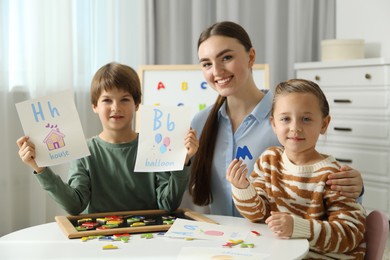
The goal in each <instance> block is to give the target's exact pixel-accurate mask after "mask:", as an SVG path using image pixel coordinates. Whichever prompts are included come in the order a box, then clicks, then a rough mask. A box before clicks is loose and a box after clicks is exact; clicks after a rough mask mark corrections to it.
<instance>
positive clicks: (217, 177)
mask: <svg viewBox="0 0 390 260" xmlns="http://www.w3.org/2000/svg"><path fill="white" fill-rule="evenodd" d="M272 97H273V95H272V93H271V91H268V92H267V93H266V95H265V96H264V97H263V99H262V100H261V101H260V102H259V104H257V106H256V107H255V108H254V109H253V111H252V112H251V113H250V114H249V115H248V116H247V117H246V118H245V119H244V120H243V122H242V123H241V125H240V126H239V127H238V129H237V130H236V132H235V133H233V130H232V129H233V128H232V124H231V122H230V119H229V117H228V115H227V113H226V102H225V103H224V104H223V105H222V106H221V108H220V110H219V114H218V122H219V129H218V135H217V142H216V146H215V150H214V158H213V163H212V177H211V190H212V194H213V203H212V204H210V213H211V214H216V215H227V216H241V215H240V214H239V213H238V211H237V210H236V208H235V206H234V203H233V200H232V193H231V186H230V183H229V182H228V181H227V180H226V177H225V176H226V169H227V168H228V166H229V164H230V163H231V161H232V160H233V159H234V158H239V159H241V160H243V161H244V163H245V164H246V165H247V168H248V175H249V174H250V173H251V172H252V170H253V165H254V163H255V162H256V160H257V159H258V158H259V156H260V154H261V153H262V152H263V151H264V150H265V149H266V148H268V147H270V146H275V145H280V143H279V141H278V139H277V137H276V135H275V134H274V132H273V130H272V127H271V124H270V121H269V116H270V112H271V106H272ZM211 109H212V107H211V106H209V107H207V108H206V109H205V110H202V111H200V112H199V113H198V114H196V115H195V117H194V119H193V120H192V123H191V126H192V128H193V129H195V130H196V131H197V134H198V138H199V137H200V134H201V132H202V129H203V126H204V124H205V122H206V119H207V117H208V115H209V113H210V111H211Z"/></svg>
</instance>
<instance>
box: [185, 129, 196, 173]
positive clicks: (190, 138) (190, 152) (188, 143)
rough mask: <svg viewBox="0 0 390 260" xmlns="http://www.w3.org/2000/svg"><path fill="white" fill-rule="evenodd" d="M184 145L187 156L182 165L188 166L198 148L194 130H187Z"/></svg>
mask: <svg viewBox="0 0 390 260" xmlns="http://www.w3.org/2000/svg"><path fill="white" fill-rule="evenodd" d="M184 145H185V147H186V149H187V155H186V160H185V163H184V165H188V162H189V161H190V160H191V158H192V156H194V155H195V154H196V152H197V151H198V148H199V141H198V138H197V137H196V131H195V130H194V129H190V130H188V133H187V136H186V138H185V139H184Z"/></svg>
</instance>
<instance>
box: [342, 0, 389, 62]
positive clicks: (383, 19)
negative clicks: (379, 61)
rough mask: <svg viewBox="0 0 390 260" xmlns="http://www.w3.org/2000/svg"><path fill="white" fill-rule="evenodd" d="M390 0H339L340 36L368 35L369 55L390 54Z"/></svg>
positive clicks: (366, 54)
mask: <svg viewBox="0 0 390 260" xmlns="http://www.w3.org/2000/svg"><path fill="white" fill-rule="evenodd" d="M389 26H390V1H389V0H339V1H336V38H337V39H356V38H359V39H364V40H365V42H366V48H365V57H366V58H375V57H383V58H390V31H389Z"/></svg>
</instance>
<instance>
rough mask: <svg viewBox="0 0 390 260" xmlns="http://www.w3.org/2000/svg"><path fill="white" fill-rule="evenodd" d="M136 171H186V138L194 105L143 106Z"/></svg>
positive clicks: (139, 112)
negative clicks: (184, 168) (184, 169)
mask: <svg viewBox="0 0 390 260" xmlns="http://www.w3.org/2000/svg"><path fill="white" fill-rule="evenodd" d="M137 117H139V119H138V121H139V143H138V151H137V160H136V162H135V171H136V172H162V171H179V170H183V167H184V161H185V157H186V154H187V149H186V147H185V145H184V138H185V136H186V134H187V131H188V129H190V123H191V119H192V118H191V108H189V107H184V106H177V107H175V106H145V105H143V106H140V108H139V111H138V115H137Z"/></svg>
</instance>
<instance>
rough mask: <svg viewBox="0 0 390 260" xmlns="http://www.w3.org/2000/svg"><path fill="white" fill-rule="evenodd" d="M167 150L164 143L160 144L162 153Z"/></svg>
mask: <svg viewBox="0 0 390 260" xmlns="http://www.w3.org/2000/svg"><path fill="white" fill-rule="evenodd" d="M166 151H167V147H165V146H164V145H161V146H160V152H161V153H165V152H166Z"/></svg>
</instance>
